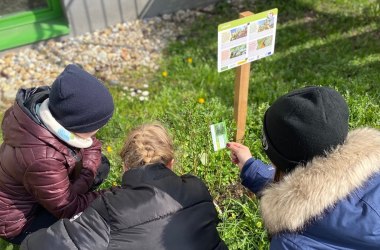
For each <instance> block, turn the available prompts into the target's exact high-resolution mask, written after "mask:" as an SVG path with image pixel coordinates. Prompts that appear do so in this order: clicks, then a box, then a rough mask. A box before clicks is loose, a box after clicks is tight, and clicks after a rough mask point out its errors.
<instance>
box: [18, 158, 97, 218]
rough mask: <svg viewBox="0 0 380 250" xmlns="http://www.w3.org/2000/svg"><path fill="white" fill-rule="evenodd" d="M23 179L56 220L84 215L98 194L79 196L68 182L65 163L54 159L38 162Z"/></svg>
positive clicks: (81, 194) (90, 193) (29, 168)
mask: <svg viewBox="0 0 380 250" xmlns="http://www.w3.org/2000/svg"><path fill="white" fill-rule="evenodd" d="M23 179H24V186H25V188H26V189H27V190H28V191H29V192H30V194H31V195H32V196H33V197H34V198H35V199H36V200H37V202H38V203H40V204H41V205H42V206H43V207H45V208H46V209H47V210H48V211H49V212H50V213H51V214H53V215H54V216H56V217H57V218H70V217H72V216H73V215H74V214H77V213H79V212H82V211H83V210H85V209H86V208H87V207H88V206H89V204H90V203H91V202H92V201H93V200H94V199H96V197H97V196H98V195H99V194H98V193H97V192H87V193H79V192H78V190H77V189H76V187H75V186H74V185H72V183H71V182H70V180H69V176H68V172H67V169H66V166H65V164H64V163H63V162H62V161H59V160H57V159H53V158H47V159H46V158H45V159H41V160H37V161H35V162H34V163H33V164H32V165H30V166H29V167H28V168H27V169H26V171H25V174H24V177H23ZM91 183H92V181H91Z"/></svg>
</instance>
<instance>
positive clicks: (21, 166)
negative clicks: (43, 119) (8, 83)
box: [0, 87, 101, 238]
mask: <svg viewBox="0 0 380 250" xmlns="http://www.w3.org/2000/svg"><path fill="white" fill-rule="evenodd" d="M48 93H49V88H47V87H46V88H43V87H42V88H40V89H37V88H33V89H26V90H24V89H22V90H20V91H19V92H18V93H17V97H16V102H15V103H14V105H13V106H12V107H11V108H9V109H8V110H7V111H6V113H5V115H4V118H3V122H2V130H3V143H2V145H1V147H0V236H1V237H6V238H12V237H14V236H17V235H18V234H19V233H20V232H21V231H22V230H23V228H24V226H25V225H27V223H28V222H30V221H31V220H32V219H33V218H34V214H35V211H36V209H38V207H39V206H40V205H41V206H43V207H44V208H45V209H46V210H48V211H49V212H50V213H51V214H53V215H55V216H56V217H57V218H70V217H71V216H73V215H74V214H77V213H78V212H80V211H83V210H84V209H85V208H87V207H88V205H89V204H90V202H92V201H93V200H94V199H95V198H96V197H97V196H98V193H95V192H87V191H88V190H89V187H90V186H91V185H92V183H93V181H94V177H95V174H96V170H97V166H98V165H99V164H100V161H101V144H100V142H99V141H98V140H96V139H95V138H94V143H93V145H92V146H91V147H89V148H86V149H82V150H79V149H75V148H69V147H68V145H66V144H65V143H64V142H62V141H61V140H59V139H58V138H57V137H55V136H54V135H53V134H52V133H50V132H49V131H48V130H47V129H46V128H45V127H44V126H42V125H41V124H39V122H38V118H37V117H36V116H35V115H34V114H33V112H31V111H30V110H29V109H28V108H27V107H26V106H25V103H26V102H28V100H32V99H33V98H35V97H38V98H41V99H44V98H47V96H48ZM38 98H37V99H38ZM34 101H36V100H34ZM79 163H82V164H81V165H82V170H81V172H80V173H78V178H74V169H75V166H76V165H77V164H79Z"/></svg>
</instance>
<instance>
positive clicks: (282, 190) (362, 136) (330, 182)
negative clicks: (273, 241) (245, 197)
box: [260, 128, 380, 234]
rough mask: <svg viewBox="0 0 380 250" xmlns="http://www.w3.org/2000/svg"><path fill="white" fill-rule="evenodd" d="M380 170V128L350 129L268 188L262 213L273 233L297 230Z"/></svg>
mask: <svg viewBox="0 0 380 250" xmlns="http://www.w3.org/2000/svg"><path fill="white" fill-rule="evenodd" d="M379 171H380V131H378V130H376V129H371V128H361V129H356V130H354V131H351V132H349V134H348V136H347V139H346V141H345V143H344V144H343V145H341V146H338V147H337V148H335V149H334V150H332V151H331V152H329V153H328V156H327V157H315V158H314V159H313V160H312V161H310V162H309V163H308V164H306V166H305V167H301V166H300V167H297V168H296V169H295V170H294V171H293V172H292V173H290V174H289V175H287V176H285V178H284V179H283V180H282V181H281V182H279V183H275V184H272V185H271V186H270V187H268V188H267V189H265V190H264V191H263V193H262V198H261V202H260V204H261V214H262V217H263V220H264V223H265V226H266V228H267V229H268V231H269V233H270V234H276V233H279V232H284V231H287V232H296V231H299V230H301V229H302V228H303V227H304V226H305V224H306V223H307V222H309V221H310V220H312V219H314V218H316V217H318V216H320V215H322V214H323V212H324V211H325V210H326V209H327V208H330V207H332V206H334V204H336V203H337V202H338V201H339V200H341V199H343V198H345V197H346V196H347V195H348V194H350V193H351V192H352V191H354V190H355V189H357V188H360V187H361V186H363V184H364V183H365V182H366V181H367V180H368V179H369V177H370V176H372V175H373V174H375V173H377V172H379Z"/></svg>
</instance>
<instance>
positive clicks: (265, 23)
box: [257, 13, 274, 32]
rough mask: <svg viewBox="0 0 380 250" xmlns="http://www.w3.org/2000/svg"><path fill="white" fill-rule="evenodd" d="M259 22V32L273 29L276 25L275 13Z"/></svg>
mask: <svg viewBox="0 0 380 250" xmlns="http://www.w3.org/2000/svg"><path fill="white" fill-rule="evenodd" d="M257 24H258V25H259V32H261V31H264V30H269V29H273V27H274V17H273V13H269V14H268V16H267V18H266V19H264V20H261V21H259V22H257Z"/></svg>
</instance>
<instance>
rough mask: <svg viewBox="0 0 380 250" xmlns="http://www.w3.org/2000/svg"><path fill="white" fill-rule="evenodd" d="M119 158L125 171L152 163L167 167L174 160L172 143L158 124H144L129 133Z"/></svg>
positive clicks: (166, 132) (162, 127) (165, 131)
mask: <svg viewBox="0 0 380 250" xmlns="http://www.w3.org/2000/svg"><path fill="white" fill-rule="evenodd" d="M120 156H121V158H122V160H123V163H124V169H126V170H127V169H130V168H136V167H141V166H144V165H147V164H153V163H162V164H165V165H168V164H169V163H170V162H171V161H172V160H173V159H174V149H173V142H172V139H171V137H170V136H169V133H168V131H167V130H166V129H165V128H164V126H162V125H161V124H160V123H151V124H144V125H141V126H139V127H137V128H135V129H133V130H132V131H131V132H130V133H129V135H128V136H127V139H126V140H125V142H124V146H123V149H122V150H121V152H120Z"/></svg>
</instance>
